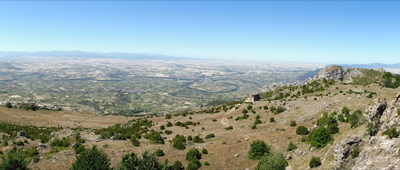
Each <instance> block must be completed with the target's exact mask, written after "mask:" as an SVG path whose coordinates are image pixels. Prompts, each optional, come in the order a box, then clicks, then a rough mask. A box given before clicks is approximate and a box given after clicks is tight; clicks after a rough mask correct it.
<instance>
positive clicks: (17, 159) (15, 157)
mask: <svg viewBox="0 0 400 170" xmlns="http://www.w3.org/2000/svg"><path fill="white" fill-rule="evenodd" d="M28 165H29V161H28V160H27V159H26V158H25V156H24V154H23V153H21V152H8V154H7V157H5V156H3V157H2V161H1V163H0V170H28Z"/></svg>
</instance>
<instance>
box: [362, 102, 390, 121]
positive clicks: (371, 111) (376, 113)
mask: <svg viewBox="0 0 400 170" xmlns="http://www.w3.org/2000/svg"><path fill="white" fill-rule="evenodd" d="M386 107H387V102H386V97H383V96H379V97H378V98H377V99H376V100H375V103H374V105H373V106H370V107H369V108H368V109H367V113H368V117H369V119H370V121H373V120H374V119H377V120H380V119H381V116H382V115H383V112H384V111H385V110H386Z"/></svg>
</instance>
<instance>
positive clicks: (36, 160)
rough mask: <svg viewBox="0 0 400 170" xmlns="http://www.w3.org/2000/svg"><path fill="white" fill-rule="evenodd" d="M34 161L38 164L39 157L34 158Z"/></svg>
mask: <svg viewBox="0 0 400 170" xmlns="http://www.w3.org/2000/svg"><path fill="white" fill-rule="evenodd" d="M32 161H33V162H34V163H38V162H39V161H40V158H39V157H38V156H35V157H33V158H32Z"/></svg>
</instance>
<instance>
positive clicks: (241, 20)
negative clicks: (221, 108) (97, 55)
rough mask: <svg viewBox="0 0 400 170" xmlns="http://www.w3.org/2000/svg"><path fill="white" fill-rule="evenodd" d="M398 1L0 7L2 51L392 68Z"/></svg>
mask: <svg viewBox="0 0 400 170" xmlns="http://www.w3.org/2000/svg"><path fill="white" fill-rule="evenodd" d="M399 9H400V1H35V2H31V1H16V2H13V1H0V11H1V13H0V51H56V50H62V51H74V50H81V51H88V52H126V53H148V54H163V55H170V56H177V57H189V58H203V59H223V60H225V59H234V60H256V61H258V60H262V61H284V62H307V63H323V64H343V63H347V64H350V63H351V64H365V63H375V62H379V63H387V64H390V63H398V62H400V61H399V58H400V11H399Z"/></svg>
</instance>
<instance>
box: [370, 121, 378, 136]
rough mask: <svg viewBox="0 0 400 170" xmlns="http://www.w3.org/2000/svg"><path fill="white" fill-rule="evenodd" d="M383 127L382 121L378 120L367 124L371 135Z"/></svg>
mask: <svg viewBox="0 0 400 170" xmlns="http://www.w3.org/2000/svg"><path fill="white" fill-rule="evenodd" d="M380 127H381V123H380V122H379V121H378V122H376V123H373V122H371V123H368V125H367V132H368V135H369V136H375V135H376V134H377V133H378V131H379V129H380Z"/></svg>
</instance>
